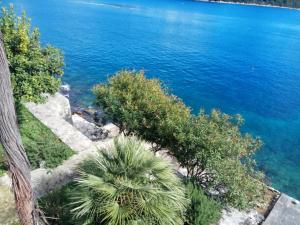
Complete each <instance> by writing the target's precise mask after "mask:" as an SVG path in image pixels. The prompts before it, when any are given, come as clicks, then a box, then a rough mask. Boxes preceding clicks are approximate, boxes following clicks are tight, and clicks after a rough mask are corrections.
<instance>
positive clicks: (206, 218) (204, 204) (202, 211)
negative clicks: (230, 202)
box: [185, 182, 222, 225]
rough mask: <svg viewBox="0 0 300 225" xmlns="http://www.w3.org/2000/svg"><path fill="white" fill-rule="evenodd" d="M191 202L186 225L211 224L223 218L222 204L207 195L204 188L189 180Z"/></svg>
mask: <svg viewBox="0 0 300 225" xmlns="http://www.w3.org/2000/svg"><path fill="white" fill-rule="evenodd" d="M186 189H187V196H188V198H189V199H190V204H189V206H188V208H187V212H186V223H185V224H186V225H211V224H215V223H216V222H218V221H219V219H220V218H221V210H222V205H221V204H220V203H219V202H217V201H215V200H213V199H211V198H209V197H208V196H206V195H205V193H204V192H203V190H202V189H201V188H199V187H198V186H196V185H195V184H193V183H192V182H188V183H187V185H186Z"/></svg>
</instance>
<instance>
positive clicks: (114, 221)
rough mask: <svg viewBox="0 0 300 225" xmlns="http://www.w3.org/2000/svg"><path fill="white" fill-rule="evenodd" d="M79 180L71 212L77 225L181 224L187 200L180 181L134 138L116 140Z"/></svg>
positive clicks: (83, 168)
mask: <svg viewBox="0 0 300 225" xmlns="http://www.w3.org/2000/svg"><path fill="white" fill-rule="evenodd" d="M80 174H81V176H80V178H79V179H78V180H77V184H78V190H79V191H78V192H76V193H74V196H73V203H72V205H73V210H72V211H73V213H74V216H75V218H77V219H79V220H82V221H81V223H82V224H87V225H88V224H90V225H91V224H93V225H95V224H103V225H182V224H183V213H184V211H185V208H186V205H187V199H186V198H185V189H184V187H183V185H182V184H181V180H180V178H178V177H177V176H176V174H175V171H174V169H173V167H172V165H171V164H170V163H169V162H167V161H166V160H164V159H162V158H160V157H156V156H155V155H154V154H153V153H152V152H150V151H148V150H147V149H146V148H145V147H144V145H143V143H142V142H141V141H139V140H138V139H137V138H135V137H130V138H126V137H124V136H121V137H119V138H117V139H115V141H114V144H113V146H111V147H110V148H109V149H105V150H102V151H99V155H98V156H97V157H95V158H93V159H90V160H88V161H87V162H85V163H84V164H83V165H82V166H81V169H80Z"/></svg>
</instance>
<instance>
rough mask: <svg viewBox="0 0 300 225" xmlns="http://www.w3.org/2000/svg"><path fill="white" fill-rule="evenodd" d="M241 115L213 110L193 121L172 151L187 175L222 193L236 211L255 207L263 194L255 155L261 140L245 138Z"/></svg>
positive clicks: (171, 148) (202, 113)
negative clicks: (233, 115)
mask: <svg viewBox="0 0 300 225" xmlns="http://www.w3.org/2000/svg"><path fill="white" fill-rule="evenodd" d="M242 123H243V120H242V118H241V116H239V115H237V116H235V117H232V116H229V115H227V114H224V113H221V112H219V111H217V110H213V111H212V112H211V113H210V114H205V113H204V112H203V111H202V112H200V114H199V115H198V116H191V118H190V120H189V121H188V123H187V124H186V126H184V127H183V129H182V130H181V132H179V133H178V134H177V135H178V136H177V140H178V142H177V143H176V145H172V146H170V147H169V148H170V151H171V153H172V155H174V156H175V157H176V158H177V160H178V161H179V162H180V164H181V166H183V167H185V168H187V171H188V176H189V177H194V178H197V181H198V184H200V185H202V186H205V187H206V188H207V189H213V190H214V191H219V192H220V193H221V194H220V195H219V197H222V200H223V201H225V202H228V203H230V204H231V205H232V206H234V207H237V208H247V207H252V206H254V204H255V203H256V200H257V199H259V198H260V197H261V195H262V193H263V189H264V184H263V182H262V179H263V176H262V174H261V173H260V172H258V171H255V170H254V168H255V162H254V161H253V160H252V155H253V154H254V153H255V152H256V151H257V149H258V148H259V147H260V146H261V140H260V139H258V138H255V139H254V138H252V137H251V136H250V135H248V134H246V135H243V134H241V132H240V127H241V125H242Z"/></svg>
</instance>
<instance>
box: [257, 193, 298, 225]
mask: <svg viewBox="0 0 300 225" xmlns="http://www.w3.org/2000/svg"><path fill="white" fill-rule="evenodd" d="M299 224H300V202H299V201H297V200H295V199H293V198H291V197H289V196H287V195H286V194H281V196H280V198H279V199H278V200H277V202H276V204H275V206H274V208H273V209H272V211H271V212H270V214H269V216H268V217H267V219H266V220H265V222H264V223H263V225H299Z"/></svg>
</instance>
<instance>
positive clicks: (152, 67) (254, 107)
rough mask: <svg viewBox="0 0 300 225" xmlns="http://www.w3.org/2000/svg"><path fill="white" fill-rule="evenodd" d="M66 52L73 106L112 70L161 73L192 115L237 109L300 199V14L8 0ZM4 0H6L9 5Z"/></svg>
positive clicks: (277, 175) (280, 178) (129, 1)
mask: <svg viewBox="0 0 300 225" xmlns="http://www.w3.org/2000/svg"><path fill="white" fill-rule="evenodd" d="M10 2H13V3H14V4H15V7H16V9H17V10H18V11H20V10H21V9H25V10H26V11H27V14H28V15H29V16H30V17H31V18H32V21H33V24H34V25H36V26H38V27H40V30H41V33H42V40H43V42H45V43H47V42H49V43H52V44H55V45H56V46H58V47H60V48H62V49H63V51H64V54H65V57H66V68H65V71H66V72H65V77H64V81H65V82H67V83H69V84H70V85H71V87H72V96H71V99H72V101H73V102H75V103H76V104H89V103H90V102H91V100H92V95H91V93H90V91H89V90H90V88H91V87H92V86H93V84H95V83H98V82H100V81H104V80H105V79H106V77H107V75H109V74H112V73H114V72H115V71H117V70H120V69H124V68H129V69H144V70H145V71H146V72H147V75H148V76H149V77H159V78H160V79H162V80H163V81H164V82H165V83H166V84H167V85H168V87H170V88H171V89H172V90H173V92H174V93H175V94H177V95H178V96H180V97H181V98H182V99H183V100H184V101H185V102H186V104H187V105H189V106H191V107H192V108H193V110H194V112H195V113H196V112H197V111H198V109H199V108H200V107H204V108H205V109H207V110H210V109H211V108H213V107H216V108H220V109H221V110H223V111H225V112H227V113H241V114H242V115H243V116H244V117H245V119H246V126H245V128H244V129H245V130H246V131H249V132H251V133H252V134H255V135H259V136H261V137H262V138H263V140H264V142H265V145H264V147H263V149H262V150H261V151H260V152H259V153H258V154H257V156H256V158H257V161H258V164H259V166H260V168H262V169H263V170H265V172H266V173H267V175H268V177H269V178H270V180H271V181H272V184H273V185H274V187H275V188H278V189H279V190H281V191H284V192H286V193H288V194H290V195H292V196H295V197H297V198H299V199H300V11H296V10H287V9H276V8H264V7H254V6H238V5H222V4H209V3H196V2H193V1H188V0H151V1H150V0H148V1H146V0H140V1H138V0H123V1H122V0H103V1H102V0H64V1H63V0H42V1H41V0H12V1H10ZM7 3H8V1H2V4H7Z"/></svg>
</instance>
